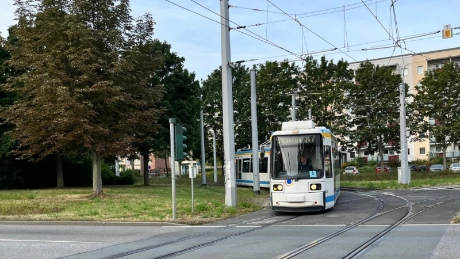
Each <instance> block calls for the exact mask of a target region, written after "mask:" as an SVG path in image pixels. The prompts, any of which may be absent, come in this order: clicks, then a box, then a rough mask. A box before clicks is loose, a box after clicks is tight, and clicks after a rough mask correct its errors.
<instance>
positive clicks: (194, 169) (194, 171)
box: [190, 165, 196, 213]
mask: <svg viewBox="0 0 460 259" xmlns="http://www.w3.org/2000/svg"><path fill="white" fill-rule="evenodd" d="M195 173H196V165H193V167H192V177H190V178H191V179H192V183H191V185H192V213H194V212H195V204H194V198H193V178H195Z"/></svg>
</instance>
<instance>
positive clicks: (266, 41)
mask: <svg viewBox="0 0 460 259" xmlns="http://www.w3.org/2000/svg"><path fill="white" fill-rule="evenodd" d="M165 1H166V2H168V3H171V4H173V5H175V6H177V7H179V8H182V9H184V10H187V11H189V12H191V13H194V14H196V15H199V16H201V17H203V18H206V19H208V20H210V21H213V22H215V23H218V24H220V25H224V26H227V25H225V24H222V23H221V22H219V21H216V20H213V19H211V18H209V17H207V16H205V15H203V14H200V13H197V12H195V11H193V10H190V9H188V8H186V7H184V6H181V5H179V4H176V3H174V2H172V1H170V0H165ZM219 16H220V15H219ZM227 27H228V28H229V29H234V28H232V27H230V26H227ZM236 31H238V32H239V33H242V34H244V35H247V36H249V37H251V38H254V39H256V40H259V41H262V42H264V43H267V44H269V45H272V46H274V47H277V48H279V49H282V50H284V51H287V52H288V53H290V54H291V55H294V56H296V55H295V53H293V52H291V51H289V50H287V49H285V48H283V47H281V46H278V45H276V44H274V43H272V42H270V41H268V40H266V39H264V38H261V37H260V36H258V35H257V36H258V37H259V38H256V37H254V36H252V35H250V34H247V33H245V32H242V31H240V30H236ZM297 57H298V56H297ZM298 58H301V57H298Z"/></svg>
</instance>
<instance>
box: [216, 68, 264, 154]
mask: <svg viewBox="0 0 460 259" xmlns="http://www.w3.org/2000/svg"><path fill="white" fill-rule="evenodd" d="M232 78H233V80H232V82H233V83H232V92H233V121H234V125H235V147H236V149H238V148H243V147H247V146H248V145H251V144H252V117H251V116H252V114H251V101H252V100H251V80H250V75H249V68H247V67H246V66H245V65H242V64H236V65H235V66H234V67H232ZM256 85H257V83H256ZM221 88H222V87H221ZM256 89H257V86H256ZM221 90H222V89H221ZM253 148H257V147H253Z"/></svg>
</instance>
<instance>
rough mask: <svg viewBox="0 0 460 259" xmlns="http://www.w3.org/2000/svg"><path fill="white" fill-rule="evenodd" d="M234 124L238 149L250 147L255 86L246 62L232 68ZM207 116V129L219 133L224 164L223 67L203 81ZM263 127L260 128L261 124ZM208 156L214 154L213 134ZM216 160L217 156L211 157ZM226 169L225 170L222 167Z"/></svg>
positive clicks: (219, 155) (219, 153)
mask: <svg viewBox="0 0 460 259" xmlns="http://www.w3.org/2000/svg"><path fill="white" fill-rule="evenodd" d="M232 82H233V83H232V95H233V96H232V98H233V123H234V127H235V131H234V133H235V148H236V149H239V148H243V147H247V146H248V144H251V143H252V135H251V132H252V131H251V126H252V125H251V86H250V78H249V68H247V67H246V66H244V65H242V64H236V65H235V66H234V67H232ZM202 85H203V86H202V93H203V117H204V126H205V132H212V131H213V132H214V133H215V135H216V159H218V160H219V161H220V162H221V165H222V166H224V163H223V161H224V147H223V120H222V117H223V107H222V70H221V68H220V67H219V69H216V70H214V71H213V72H212V73H211V75H209V76H208V78H207V79H206V80H204V81H203V82H202ZM259 129H260V127H259ZM205 146H206V148H205V151H206V156H207V157H212V158H213V157H214V156H213V142H212V137H211V136H209V137H205ZM211 161H212V162H214V161H213V159H211ZM222 172H223V170H222Z"/></svg>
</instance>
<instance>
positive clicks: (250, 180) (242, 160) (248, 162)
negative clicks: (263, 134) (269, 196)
mask: <svg viewBox="0 0 460 259" xmlns="http://www.w3.org/2000/svg"><path fill="white" fill-rule="evenodd" d="M261 151H262V152H261ZM258 154H259V184H260V187H261V188H270V176H269V174H268V168H269V163H268V162H269V157H270V146H268V145H265V144H262V145H261V146H260V148H259V150H258ZM235 163H236V166H235V168H236V185H237V186H248V187H249V186H253V185H254V175H253V173H252V171H253V167H252V149H240V150H238V151H237V152H236V153H235Z"/></svg>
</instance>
